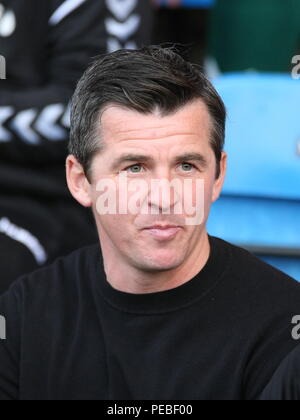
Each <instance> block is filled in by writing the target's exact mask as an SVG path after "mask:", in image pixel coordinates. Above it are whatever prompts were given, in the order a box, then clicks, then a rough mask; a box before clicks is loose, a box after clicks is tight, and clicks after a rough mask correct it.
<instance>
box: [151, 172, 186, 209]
mask: <svg viewBox="0 0 300 420" xmlns="http://www.w3.org/2000/svg"><path fill="white" fill-rule="evenodd" d="M180 191H181V185H180V180H178V179H173V180H170V179H168V178H159V179H152V180H151V181H150V187H149V194H148V206H149V207H150V208H151V211H152V212H154V214H159V213H163V214H171V213H172V214H174V209H175V208H177V209H178V208H179V213H181V212H182V211H180V207H178V206H179V205H180V196H181V193H180ZM176 214H178V211H177V213H176Z"/></svg>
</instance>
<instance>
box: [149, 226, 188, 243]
mask: <svg viewBox="0 0 300 420" xmlns="http://www.w3.org/2000/svg"><path fill="white" fill-rule="evenodd" d="M180 230H181V227H180V226H174V225H173V226H170V225H167V226H157V225H156V226H153V227H150V228H147V229H144V232H146V233H148V234H149V235H151V236H153V237H154V238H156V239H160V240H167V239H173V238H174V237H175V236H176V235H177V233H178V232H179V231H180Z"/></svg>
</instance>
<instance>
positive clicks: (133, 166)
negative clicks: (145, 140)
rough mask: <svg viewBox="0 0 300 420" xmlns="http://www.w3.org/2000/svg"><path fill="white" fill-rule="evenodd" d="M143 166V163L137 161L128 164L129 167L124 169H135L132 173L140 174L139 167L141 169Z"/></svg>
mask: <svg viewBox="0 0 300 420" xmlns="http://www.w3.org/2000/svg"><path fill="white" fill-rule="evenodd" d="M141 168H142V165H140V164H137V163H136V164H135V165H131V166H128V168H126V169H124V171H129V170H130V169H133V170H132V173H134V174H138V173H140V171H139V169H141ZM134 169H136V170H134Z"/></svg>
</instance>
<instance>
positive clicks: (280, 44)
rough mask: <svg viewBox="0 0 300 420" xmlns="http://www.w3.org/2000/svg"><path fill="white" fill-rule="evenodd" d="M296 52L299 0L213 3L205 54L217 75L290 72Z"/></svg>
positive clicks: (299, 41) (299, 39)
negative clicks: (218, 72)
mask: <svg viewBox="0 0 300 420" xmlns="http://www.w3.org/2000/svg"><path fill="white" fill-rule="evenodd" d="M299 51H300V1H299V0H285V1H282V0H217V2H216V6H215V7H214V10H213V13H212V19H211V28H210V41H209V50H208V53H209V56H210V57H213V58H214V59H215V61H216V63H217V66H218V68H219V69H220V70H221V72H232V71H244V70H254V71H267V72H290V71H291V67H292V57H293V56H295V55H297V53H299Z"/></svg>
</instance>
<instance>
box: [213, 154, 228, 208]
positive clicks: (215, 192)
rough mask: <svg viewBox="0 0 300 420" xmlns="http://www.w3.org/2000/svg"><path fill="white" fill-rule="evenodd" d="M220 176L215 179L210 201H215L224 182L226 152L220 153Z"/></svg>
mask: <svg viewBox="0 0 300 420" xmlns="http://www.w3.org/2000/svg"><path fill="white" fill-rule="evenodd" d="M220 169H221V170H220V176H219V178H218V179H216V181H215V184H214V188H213V196H212V203H214V202H215V201H217V200H218V199H219V197H220V195H221V192H222V188H223V185H224V182H225V177H226V170H227V153H225V152H223V153H222V158H221V162H220Z"/></svg>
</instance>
